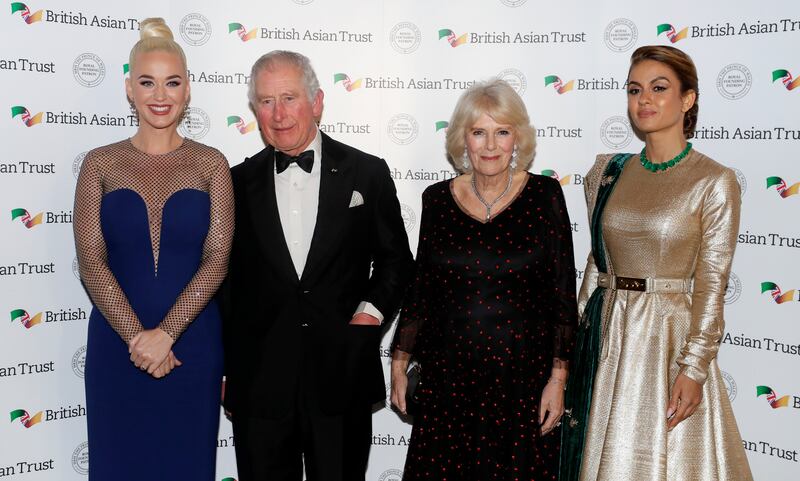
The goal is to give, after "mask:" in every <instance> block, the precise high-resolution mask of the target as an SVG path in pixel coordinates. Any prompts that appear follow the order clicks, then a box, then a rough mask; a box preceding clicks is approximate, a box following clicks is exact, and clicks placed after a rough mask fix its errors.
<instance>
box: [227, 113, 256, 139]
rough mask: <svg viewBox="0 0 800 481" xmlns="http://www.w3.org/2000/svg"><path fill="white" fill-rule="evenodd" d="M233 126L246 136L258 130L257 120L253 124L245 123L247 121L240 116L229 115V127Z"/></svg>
mask: <svg viewBox="0 0 800 481" xmlns="http://www.w3.org/2000/svg"><path fill="white" fill-rule="evenodd" d="M231 125H235V126H236V130H238V131H239V133H240V134H242V135H245V134H249V133H250V132H252V131H254V130H255V129H256V122H255V120H253V121H251V122H249V123H248V122H245V120H244V119H243V118H241V117H239V116H238V115H229V116H228V127H230V126H231Z"/></svg>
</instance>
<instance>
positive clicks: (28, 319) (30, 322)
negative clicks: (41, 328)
mask: <svg viewBox="0 0 800 481" xmlns="http://www.w3.org/2000/svg"><path fill="white" fill-rule="evenodd" d="M11 322H20V323H21V324H22V325H23V326H25V329H30V328H32V327H33V326H35V325H37V324H41V323H42V313H41V312H38V313H36V314H34V315H33V316H31V315H30V314H28V311H26V310H25V309H14V310H13V311H11Z"/></svg>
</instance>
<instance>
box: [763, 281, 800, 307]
mask: <svg viewBox="0 0 800 481" xmlns="http://www.w3.org/2000/svg"><path fill="white" fill-rule="evenodd" d="M765 292H769V293H770V295H771V296H772V299H773V300H774V301H775V303H776V304H783V303H784V302H791V301H794V300H795V294H796V293H797V291H796V290H795V289H792V290H790V291H787V292H782V291H781V288H780V287H779V286H778V284H775V283H774V282H762V283H761V293H762V294H763V293H765Z"/></svg>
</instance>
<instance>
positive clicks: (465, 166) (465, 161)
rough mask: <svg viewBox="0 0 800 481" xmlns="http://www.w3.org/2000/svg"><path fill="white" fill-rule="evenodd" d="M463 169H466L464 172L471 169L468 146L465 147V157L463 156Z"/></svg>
mask: <svg viewBox="0 0 800 481" xmlns="http://www.w3.org/2000/svg"><path fill="white" fill-rule="evenodd" d="M461 168H462V169H464V171H467V170H469V168H470V164H469V155H468V154H467V147H466V146H464V155H462V156H461Z"/></svg>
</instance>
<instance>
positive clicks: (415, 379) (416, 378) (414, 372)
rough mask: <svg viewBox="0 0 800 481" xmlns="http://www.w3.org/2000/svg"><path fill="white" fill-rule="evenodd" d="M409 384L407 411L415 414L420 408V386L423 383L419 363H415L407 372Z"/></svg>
mask: <svg viewBox="0 0 800 481" xmlns="http://www.w3.org/2000/svg"><path fill="white" fill-rule="evenodd" d="M406 376H407V377H408V386H407V387H406V413H408V414H409V415H411V416H413V415H414V414H416V413H417V411H418V410H419V401H418V400H417V396H418V395H419V387H420V386H421V385H422V371H421V368H420V366H419V363H416V362H415V363H413V364H411V366H410V367H409V368H408V371H407V372H406Z"/></svg>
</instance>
